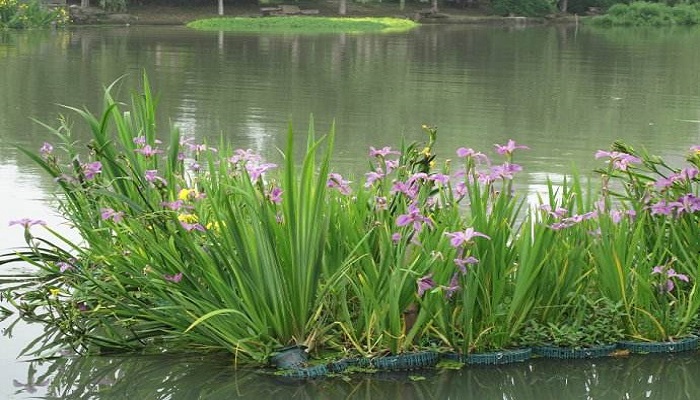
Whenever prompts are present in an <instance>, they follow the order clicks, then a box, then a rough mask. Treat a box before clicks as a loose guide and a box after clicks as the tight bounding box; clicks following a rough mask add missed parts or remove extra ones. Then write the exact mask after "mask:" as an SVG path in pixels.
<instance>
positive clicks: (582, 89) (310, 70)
mask: <svg viewBox="0 0 700 400" xmlns="http://www.w3.org/2000/svg"><path fill="white" fill-rule="evenodd" d="M699 45H700V30H697V29H694V30H693V29H674V30H594V29H590V28H586V27H575V26H560V27H543V26H536V27H517V28H516V27H473V26H439V25H436V26H424V27H421V28H419V29H416V30H414V31H412V32H408V33H402V34H389V35H377V34H372V35H322V36H299V35H238V34H229V33H226V34H224V33H217V32H213V33H212V32H208V33H202V32H194V31H191V30H188V29H186V28H184V27H157V28H156V27H118V28H115V27H110V28H99V29H98V28H95V29H80V30H70V31H65V32H61V31H59V32H0V66H1V67H2V74H0V93H2V95H1V96H0V186H1V187H2V193H3V195H4V200H3V207H1V208H0V234H2V237H3V242H2V244H1V245H0V247H1V248H2V250H3V252H6V251H9V250H10V249H12V248H15V247H17V246H22V245H23V237H22V232H21V229H18V228H17V227H8V223H9V221H11V220H14V219H19V218H24V217H27V218H41V219H44V220H46V221H48V222H49V223H50V224H51V225H52V226H59V225H60V221H61V220H60V217H59V216H57V215H56V214H55V213H54V212H53V211H52V208H51V207H50V204H49V202H48V199H49V197H50V192H51V188H52V185H53V182H52V181H51V180H50V179H48V178H46V177H45V176H43V175H42V174H41V173H40V171H39V170H38V169H37V167H35V166H34V165H32V164H31V162H30V161H29V160H28V159H27V158H26V157H23V156H22V155H21V154H19V152H18V151H17V150H16V148H15V147H14V146H15V145H17V144H19V145H21V146H26V147H29V148H36V149H38V148H39V147H40V146H41V144H42V143H43V142H44V141H47V140H49V141H50V140H51V138H50V136H49V134H48V131H47V129H46V128H45V127H42V126H41V125H40V124H39V123H37V122H35V121H34V120H38V121H42V122H45V123H48V124H49V125H53V126H55V125H56V121H57V117H58V115H59V114H64V115H65V116H66V118H68V119H70V120H76V118H75V116H74V114H71V112H70V111H69V110H67V109H65V108H62V107H60V106H59V104H63V105H70V106H77V107H83V106H85V107H87V108H88V109H90V110H92V111H94V112H100V105H101V99H102V93H103V92H102V88H103V87H105V86H107V85H109V84H110V83H112V82H113V81H115V80H117V79H118V78H120V77H121V80H120V82H119V83H118V84H117V86H116V89H115V97H117V98H119V99H124V100H127V99H128V95H129V93H130V91H131V90H132V89H134V88H136V87H138V86H139V83H140V80H141V73H142V71H146V72H147V73H148V75H149V79H150V81H151V84H152V86H153V88H154V90H155V92H156V93H157V94H158V97H159V111H160V114H159V117H160V126H161V130H162V132H163V134H164V135H165V134H166V132H167V126H168V123H169V122H172V123H173V124H174V125H176V126H177V127H179V129H180V130H181V131H182V133H183V135H186V136H188V137H193V138H195V139H196V141H197V142H201V141H204V140H208V141H210V142H212V143H218V142H219V140H220V139H221V138H223V139H224V140H225V141H226V142H228V143H231V145H233V146H234V147H240V148H251V149H253V150H255V151H258V152H260V153H262V154H263V155H265V156H266V157H268V158H270V159H274V158H275V157H277V152H276V148H277V147H283V144H284V140H285V136H286V132H287V129H288V126H289V125H290V124H291V125H292V126H293V127H294V130H295V134H296V135H297V136H299V138H300V140H301V139H302V138H303V137H304V136H305V134H306V130H307V127H308V122H309V119H310V117H311V116H312V115H313V119H314V121H315V127H316V131H317V132H319V133H325V132H327V131H328V130H329V129H330V127H331V125H332V124H333V123H335V130H336V135H337V137H336V148H335V155H334V160H335V161H334V163H333V166H334V169H336V170H337V171H338V172H342V173H344V174H349V175H354V176H355V179H357V180H359V179H362V173H363V172H364V167H365V165H366V156H367V151H368V147H369V146H375V147H380V146H386V145H389V146H394V147H398V145H399V144H400V141H401V139H402V138H406V139H408V140H420V139H423V138H424V136H423V135H424V134H423V132H422V131H421V129H420V127H421V125H422V124H428V125H436V126H437V127H438V146H437V149H438V157H439V158H440V159H445V158H451V157H454V150H455V149H456V148H458V147H462V146H465V147H473V148H475V149H477V150H482V151H484V152H489V153H492V151H491V150H492V148H493V144H494V143H504V142H506V141H507V140H508V139H511V138H512V139H514V140H516V141H517V142H518V143H522V144H526V145H528V146H529V147H530V148H531V150H529V151H523V152H521V153H519V154H518V155H517V156H516V157H517V160H516V161H517V162H519V163H521V164H522V165H523V166H524V168H525V171H524V173H523V175H522V176H521V178H520V180H519V181H518V185H519V187H520V188H522V189H523V190H526V191H527V192H528V193H530V194H533V193H537V192H539V191H541V190H542V187H543V185H544V183H545V179H546V178H547V177H551V178H552V179H554V180H557V179H561V177H562V176H564V175H566V174H568V173H570V172H571V170H572V165H575V166H576V167H577V168H578V170H579V171H580V172H581V173H582V174H584V175H585V176H593V174H592V173H591V172H590V171H592V170H593V169H594V168H596V167H598V166H601V162H600V161H596V160H595V159H594V158H593V154H594V153H595V151H596V150H598V149H605V148H607V147H608V146H609V145H610V143H611V142H612V141H614V140H616V139H622V140H624V141H626V142H628V143H630V144H632V145H633V146H635V147H646V148H647V149H649V150H651V151H652V152H654V153H657V154H659V155H662V156H665V157H669V158H671V159H672V160H676V161H680V160H682V157H683V154H684V153H685V152H686V151H687V149H688V148H689V147H690V146H691V145H694V144H700V68H698V67H697V66H698V65H700V52H699V51H698V46H699ZM75 127H76V131H77V132H78V134H79V136H80V135H81V134H82V135H83V137H85V136H84V133H85V132H83V131H81V129H83V128H82V127H81V126H80V125H79V124H77V123H76V125H75ZM81 132H82V133H81ZM22 268H24V267H23V266H13V267H11V268H8V267H4V269H3V270H2V271H0V273H2V274H4V275H11V274H13V273H16V272H18V271H21V270H22ZM12 323H13V320H12V317H10V318H8V319H6V320H5V321H3V322H2V323H0V328H2V329H3V333H4V335H3V336H2V337H0V398H7V397H9V398H37V397H38V398H115V399H116V398H186V399H190V398H196V397H197V396H200V397H201V398H230V397H234V396H240V397H255V398H265V397H269V398H275V397H286V398H290V397H293V398H325V397H328V398H331V397H338V396H343V397H351V396H352V397H361V398H370V397H377V398H386V397H398V396H401V397H402V398H403V397H404V396H405V397H407V398H430V399H432V398H466V397H469V396H473V397H475V398H496V397H497V398H503V399H530V398H532V399H535V398H563V397H561V396H562V394H564V395H566V397H567V398H591V399H623V398H630V399H636V398H658V399H671V398H673V399H676V398H692V397H693V396H686V394H688V393H691V394H692V393H698V387H697V386H698V382H700V376H699V375H698V371H700V368H698V358H697V354H696V353H692V354H684V355H679V356H663V357H629V358H623V359H610V360H600V361H595V362H590V361H583V362H566V363H562V362H560V363H553V362H547V361H545V360H535V361H532V362H529V363H526V364H519V365H516V366H509V367H499V368H468V369H464V370H461V371H432V372H429V373H428V379H425V380H420V379H418V378H416V377H414V376H409V375H408V374H404V375H401V374H392V375H389V376H378V375H375V376H370V377H368V376H353V377H351V378H350V379H349V380H348V381H339V380H320V381H314V382H309V383H299V382H281V381H279V378H274V377H267V376H260V375H259V374H256V373H251V372H245V371H243V372H240V371H239V372H234V371H233V369H232V368H231V365H230V360H227V359H226V360H222V359H221V358H219V357H213V358H206V359H201V358H193V357H175V356H168V357H166V358H163V357H161V358H154V357H150V358H149V357H126V358H114V357H110V358H60V359H57V360H49V361H44V362H35V363H30V362H27V359H26V357H21V358H19V359H17V357H18V355H19V354H20V352H21V349H22V348H23V347H24V346H25V345H26V344H27V343H29V342H30V341H31V340H32V339H33V338H35V337H37V336H38V335H39V334H40V333H41V332H42V327H41V326H33V325H28V324H24V323H22V322H19V323H17V324H16V325H12Z"/></svg>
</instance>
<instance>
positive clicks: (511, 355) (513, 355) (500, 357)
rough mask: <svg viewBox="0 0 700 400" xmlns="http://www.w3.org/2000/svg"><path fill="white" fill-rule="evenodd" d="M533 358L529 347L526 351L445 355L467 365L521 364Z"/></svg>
mask: <svg viewBox="0 0 700 400" xmlns="http://www.w3.org/2000/svg"><path fill="white" fill-rule="evenodd" d="M530 357H532V349H531V348H529V347H527V348H524V349H515V350H501V351H494V352H488V353H473V354H466V355H465V354H457V353H449V354H445V358H447V359H448V360H453V361H459V362H463V363H465V364H473V365H501V364H510V363H514V362H521V361H525V360H528V359H529V358H530Z"/></svg>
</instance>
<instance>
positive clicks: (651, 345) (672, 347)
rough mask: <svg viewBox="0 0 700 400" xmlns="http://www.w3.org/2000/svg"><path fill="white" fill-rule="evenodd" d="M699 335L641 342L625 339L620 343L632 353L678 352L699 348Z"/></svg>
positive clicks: (620, 346) (621, 346) (619, 345)
mask: <svg viewBox="0 0 700 400" xmlns="http://www.w3.org/2000/svg"><path fill="white" fill-rule="evenodd" d="M698 339H699V338H698V337H697V336H695V335H691V336H688V337H685V338H683V339H679V340H676V341H673V342H639V341H633V340H624V341H621V342H619V343H618V347H619V348H621V349H625V350H629V351H630V353H677V352H680V351H689V350H696V349H697V348H698Z"/></svg>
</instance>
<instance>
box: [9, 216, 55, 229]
mask: <svg viewBox="0 0 700 400" xmlns="http://www.w3.org/2000/svg"><path fill="white" fill-rule="evenodd" d="M12 225H22V226H23V227H24V229H29V227H32V226H34V225H46V221H43V220H40V219H29V218H22V219H17V220H14V221H10V225H9V226H12Z"/></svg>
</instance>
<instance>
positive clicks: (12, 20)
mask: <svg viewBox="0 0 700 400" xmlns="http://www.w3.org/2000/svg"><path fill="white" fill-rule="evenodd" d="M69 20H70V17H69V15H68V11H66V9H65V8H56V9H54V10H50V9H48V8H47V7H45V6H44V5H42V4H41V3H40V2H39V1H36V0H32V1H29V2H20V1H18V0H0V29H33V28H46V27H49V26H63V25H65V24H67V23H68V22H69Z"/></svg>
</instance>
